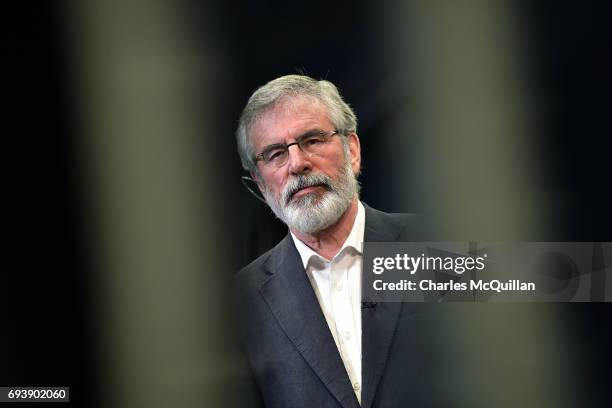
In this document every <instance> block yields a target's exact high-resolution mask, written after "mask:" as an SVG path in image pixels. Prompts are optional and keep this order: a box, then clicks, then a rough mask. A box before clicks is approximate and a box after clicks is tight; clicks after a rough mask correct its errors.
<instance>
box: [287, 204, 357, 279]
mask: <svg viewBox="0 0 612 408" xmlns="http://www.w3.org/2000/svg"><path fill="white" fill-rule="evenodd" d="M364 231H365V208H364V207H363V204H361V201H357V216H356V217H355V222H354V223H353V228H352V229H351V232H350V233H349V236H348V237H347V238H346V241H344V244H342V248H340V250H339V251H338V253H337V254H336V257H337V256H338V255H340V254H341V253H342V252H343V251H344V250H345V249H346V248H353V249H355V250H356V251H357V252H358V253H359V255H361V251H362V244H363V234H364ZM289 233H290V234H291V238H292V239H293V242H294V243H295V247H296V248H297V250H298V252H299V254H300V258H302V263H303V265H304V269H306V267H307V266H308V262H309V261H310V259H311V258H312V257H316V258H319V259H321V260H322V261H324V262H329V260H328V259H325V258H323V257H322V256H321V255H319V254H317V253H316V252H315V251H313V250H312V249H311V248H310V247H309V246H308V245H306V244H304V243H303V242H302V241H300V239H299V238H298V237H296V236H295V235H294V234H293V232H291V231H289Z"/></svg>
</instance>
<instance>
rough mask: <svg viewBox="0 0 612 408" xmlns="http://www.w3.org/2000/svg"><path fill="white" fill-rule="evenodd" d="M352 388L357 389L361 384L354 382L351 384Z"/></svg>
mask: <svg viewBox="0 0 612 408" xmlns="http://www.w3.org/2000/svg"><path fill="white" fill-rule="evenodd" d="M353 389H354V390H355V391H359V390H360V389H361V384H359V383H358V382H356V383H354V384H353Z"/></svg>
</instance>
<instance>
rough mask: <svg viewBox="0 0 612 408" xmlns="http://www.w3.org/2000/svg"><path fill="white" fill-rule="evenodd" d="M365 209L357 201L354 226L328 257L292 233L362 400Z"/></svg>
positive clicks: (356, 393)
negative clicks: (362, 294) (362, 273)
mask: <svg viewBox="0 0 612 408" xmlns="http://www.w3.org/2000/svg"><path fill="white" fill-rule="evenodd" d="M364 230H365V209H364V208H363V204H361V202H360V201H359V202H358V206H357V216H356V217H355V222H354V224H353V228H352V229H351V232H350V234H349V236H348V237H347V239H346V241H345V242H344V244H343V245H342V248H340V251H339V252H338V253H337V254H336V256H334V257H333V258H332V259H331V260H328V259H325V258H323V257H322V256H321V255H319V254H317V253H316V252H315V251H313V250H312V249H311V248H310V247H308V246H307V245H306V244H304V243H303V242H302V241H300V240H299V239H298V238H297V237H296V236H295V235H293V233H291V237H292V238H293V242H294V243H295V246H296V248H297V250H298V252H299V253H300V257H301V258H302V263H303V264H304V269H305V270H306V274H307V275H308V278H309V279H310V283H311V284H312V287H313V289H314V291H315V294H316V295H317V299H318V300H319V305H320V306H321V310H322V311H323V315H324V316H325V320H327V325H328V326H329V329H330V331H331V333H332V336H333V337H334V341H335V342H336V346H337V347H338V351H339V352H340V357H341V358H342V362H343V363H344V367H345V368H346V372H347V373H348V376H349V378H350V380H351V383H352V385H353V390H354V391H355V395H356V396H357V399H358V400H359V403H361V266H362V244H363V234H364Z"/></svg>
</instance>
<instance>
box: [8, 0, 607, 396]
mask: <svg viewBox="0 0 612 408" xmlns="http://www.w3.org/2000/svg"><path fill="white" fill-rule="evenodd" d="M610 16H611V14H610V7H609V6H608V5H607V4H606V3H605V2H582V1H581V2H578V1H572V2H553V1H540V2H531V1H493V2H490V1H467V2H453V1H435V2H427V3H426V2H417V1H410V2H401V1H390V0H387V1H382V2H369V1H362V0H357V1H352V2H346V3H344V4H336V3H335V2H329V1H325V2H323V1H311V2H308V3H296V4H294V3H287V2H283V1H276V0H268V1H264V0H259V1H255V0H253V1H216V2H204V1H201V2H198V1H174V2H172V1H168V2H161V1H133V2H120V1H106V2H101V1H100V2H42V3H40V4H37V5H36V6H33V5H28V4H23V5H21V6H19V5H13V6H11V7H10V9H8V10H6V11H5V13H3V19H4V22H5V24H4V25H5V27H8V32H7V33H6V34H5V35H4V36H3V39H2V43H3V55H4V58H3V68H4V72H5V73H4V84H5V89H7V88H8V90H9V92H8V94H7V93H5V94H4V95H5V108H4V111H5V113H6V114H5V121H6V122H8V126H7V128H6V129H7V130H6V131H5V132H4V134H5V140H6V141H7V142H8V143H7V148H6V149H5V150H4V155H5V157H6V159H5V164H6V168H5V174H6V175H7V176H8V180H7V181H8V183H7V184H5V186H6V187H7V188H6V189H5V193H6V195H5V197H6V198H5V200H4V201H5V202H6V203H8V206H7V207H6V210H5V212H4V221H5V222H4V223H3V225H7V226H8V228H6V229H5V232H6V235H7V237H8V240H7V242H8V246H5V251H6V255H7V257H6V258H5V259H6V261H5V262H3V268H2V269H3V270H2V283H1V284H0V287H1V288H2V289H1V290H2V294H1V295H0V298H1V299H2V303H1V306H2V311H3V314H4V316H5V318H4V319H3V320H2V321H3V323H4V324H3V327H2V328H1V329H0V350H1V354H0V385H7V386H8V385H19V386H27V385H41V386H42V385H58V386H70V387H71V399H72V405H73V406H94V407H95V406H126V407H128V406H129V407H132V406H143V407H144V406H147V407H150V406H185V407H186V406H223V404H222V402H220V401H223V400H224V395H226V393H227V392H228V389H229V388H228V387H229V384H231V378H232V377H233V375H234V374H233V373H234V371H233V370H234V369H233V368H232V367H233V365H232V364H233V363H232V361H233V357H232V352H233V351H232V347H231V346H230V345H228V344H231V334H230V329H229V326H230V325H229V323H228V320H229V315H228V312H227V300H226V299H227V297H228V295H229V286H230V281H231V275H232V273H233V272H234V271H236V270H238V269H239V268H240V267H242V266H244V265H246V264H247V263H248V262H249V261H250V260H252V259H254V258H255V256H256V255H258V254H260V253H262V252H264V251H265V250H267V249H269V248H271V247H272V246H273V245H274V244H275V243H276V242H277V241H278V240H279V239H280V238H281V237H282V236H283V235H284V234H285V233H286V230H285V229H284V227H283V226H282V225H281V224H280V223H279V222H278V221H276V220H274V218H273V217H272V216H271V215H270V212H269V210H267V209H266V208H265V207H264V206H263V205H262V204H261V203H259V202H258V201H257V200H256V199H255V198H253V197H252V196H251V195H250V194H249V193H248V192H247V191H246V190H245V189H244V188H243V187H242V185H241V184H240V181H239V178H240V176H241V175H243V174H244V172H243V171H241V168H240V162H239V159H238V155H237V153H236V148H235V142H234V137H233V132H234V129H235V126H236V123H237V119H238V116H239V114H240V111H241V109H242V107H243V106H244V104H245V103H246V100H247V99H248V97H249V95H250V94H251V92H252V91H253V90H254V89H255V88H256V87H258V86H260V85H262V84H264V83H265V82H267V81H269V80H271V79H273V78H275V77H277V76H280V75H284V74H288V73H296V72H301V73H305V74H308V75H310V76H313V77H317V78H326V79H329V80H331V81H332V82H334V83H335V84H336V85H337V86H338V87H339V89H340V90H341V92H342V94H343V95H344V97H345V99H346V100H347V101H348V102H349V103H350V104H351V105H352V106H353V108H354V109H355V111H356V113H357V116H358V118H359V127H358V133H359V135H360V139H361V143H362V154H363V166H364V171H363V175H362V178H361V182H362V185H363V190H362V191H363V194H362V198H363V200H364V201H366V202H367V203H369V204H370V205H372V206H373V207H375V208H379V209H381V210H385V211H396V212H423V213H427V214H428V215H430V216H431V218H432V219H434V224H435V225H434V226H433V227H432V231H433V232H434V233H435V234H437V236H438V237H439V239H449V240H450V239H476V240H492V239H493V240H506V239H509V240H516V239H519V240H526V241H529V240H532V241H538V240H540V241H610V240H612V236H611V232H612V219H611V216H610V213H609V209H608V199H609V190H610V187H609V185H610V183H609V174H610V171H609V167H610V160H609V151H610V150H609V149H608V146H609V143H608V139H609V136H610V134H611V132H610V130H611V129H610V128H611V126H610V119H609V116H610V115H609V113H608V111H609V105H610V97H611V96H612V95H611V94H610V88H609V75H610V72H612V67H611V66H610V58H609V57H608V55H609V53H610V46H609V37H610V34H611V28H610V25H609V19H610ZM484 306H486V305H484ZM542 307H544V306H542ZM609 312H610V307H609V306H608V305H607V304H566V305H558V306H555V308H554V310H553V309H552V307H550V308H549V310H548V311H547V313H549V314H550V315H553V316H554V318H555V319H556V320H555V321H556V322H557V323H556V326H555V327H557V326H558V327H562V328H561V329H559V331H558V332H554V333H551V332H547V333H544V334H543V335H542V337H541V338H542V341H543V342H544V343H546V342H548V341H553V342H554V341H556V340H557V339H558V338H559V336H562V335H564V333H571V339H570V340H568V339H567V338H565V339H563V340H564V341H566V342H567V344H568V346H567V347H566V348H563V349H562V354H563V355H564V357H566V358H567V361H568V365H567V370H568V372H569V371H571V373H568V375H570V376H571V377H572V379H571V384H572V387H576V390H577V391H576V394H575V398H576V399H577V401H579V405H580V406H606V405H607V403H609V402H610V398H609V397H608V395H607V384H608V381H609V379H608V372H609V369H610V363H609V344H610V341H611V340H612V338H611V336H610V329H609V324H607V323H606V322H608V321H609V317H608V314H609ZM564 361H565V360H564ZM557 368H558V369H560V370H565V365H564V364H563V363H559V365H558V366H557ZM568 406H571V404H569V403H568Z"/></svg>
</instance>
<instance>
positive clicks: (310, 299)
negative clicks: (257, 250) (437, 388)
mask: <svg viewBox="0 0 612 408" xmlns="http://www.w3.org/2000/svg"><path fill="white" fill-rule="evenodd" d="M364 206H365V237H364V239H365V241H369V242H391V241H411V240H415V239H418V237H419V235H420V233H419V230H418V228H417V222H416V217H415V216H414V215H408V214H388V213H383V212H381V211H377V210H375V209H372V208H370V207H368V206H367V205H364ZM235 296H236V304H237V311H238V313H237V315H238V320H239V324H238V326H239V333H240V338H241V342H242V344H243V346H244V349H245V352H246V355H247V357H248V361H249V364H250V367H251V370H252V372H253V374H254V377H255V381H256V383H257V387H258V389H259V391H260V392H261V395H262V397H263V400H264V401H265V404H266V406H269V407H296V408H297V407H304V408H312V407H345V408H349V407H351V408H356V407H359V403H358V401H357V398H356V396H355V394H354V391H353V388H352V386H351V383H350V381H349V377H348V375H347V373H346V370H345V368H344V365H343V363H342V359H341V358H340V355H339V353H338V349H337V348H336V344H335V343H334V339H333V337H332V334H331V332H330V329H329V327H328V325H327V322H326V321H325V317H324V316H323V313H322V311H321V307H320V306H319V303H318V301H317V298H316V295H315V293H314V291H313V289H312V286H311V284H310V282H309V280H308V277H307V275H306V273H305V271H304V267H303V264H302V261H301V259H300V256H299V253H298V251H297V249H296V248H295V245H294V243H293V240H292V239H291V236H290V235H289V234H288V235H287V236H286V237H285V238H284V239H283V240H282V241H281V242H280V243H279V244H278V245H276V247H274V248H273V249H272V250H270V251H268V252H266V253H265V254H263V255H262V256H260V257H259V258H258V259H256V260H255V261H254V262H252V263H251V264H250V265H248V266H247V267H245V268H244V269H243V270H241V271H240V272H239V273H238V274H237V276H236V279H235ZM364 306H365V307H364V308H363V309H362V382H363V384H362V404H361V406H362V407H400V406H405V404H406V403H407V402H408V401H412V402H413V403H414V402H417V403H418V401H419V400H421V401H430V402H431V400H432V399H431V397H430V396H429V395H427V394H428V389H429V387H428V386H427V385H426V386H424V385H423V382H424V381H425V379H424V378H422V377H423V376H425V374H426V371H427V366H426V365H425V364H426V362H427V359H426V355H427V353H424V351H425V350H424V349H425V347H422V346H424V345H426V346H427V347H426V348H427V349H431V348H432V346H433V344H432V343H427V344H423V341H424V339H425V338H426V336H424V335H423V332H422V330H421V329H418V330H421V331H419V336H415V335H414V333H415V331H417V322H418V321H419V319H418V318H417V317H418V316H419V315H420V311H419V310H418V307H416V306H417V305H414V306H411V305H410V304H402V303H379V304H367V303H366V304H365V305H364ZM398 321H399V322H402V324H401V327H399V328H398ZM415 380H416V381H415ZM432 380H433V379H432ZM432 390H433V388H432ZM419 396H421V397H423V398H424V399H421V398H420V397H419Z"/></svg>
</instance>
